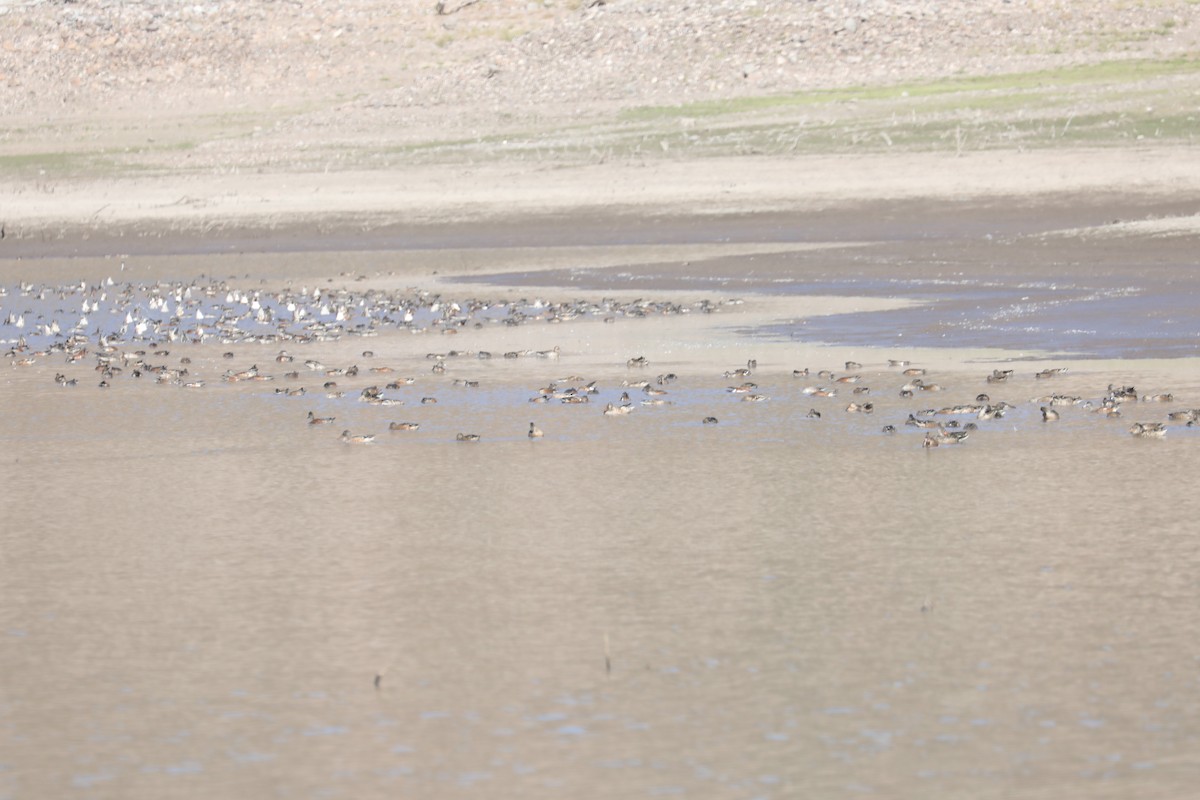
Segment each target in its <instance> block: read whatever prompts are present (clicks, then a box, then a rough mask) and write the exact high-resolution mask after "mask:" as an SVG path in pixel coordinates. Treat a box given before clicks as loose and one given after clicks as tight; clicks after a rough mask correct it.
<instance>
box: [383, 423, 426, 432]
mask: <svg viewBox="0 0 1200 800" xmlns="http://www.w3.org/2000/svg"><path fill="white" fill-rule="evenodd" d="M420 429H421V423H419V422H393V423H391V424H389V425H388V430H389V431H416V430H420Z"/></svg>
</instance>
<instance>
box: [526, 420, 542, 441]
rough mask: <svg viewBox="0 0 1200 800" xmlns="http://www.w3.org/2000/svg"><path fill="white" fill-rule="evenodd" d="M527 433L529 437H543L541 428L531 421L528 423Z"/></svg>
mask: <svg viewBox="0 0 1200 800" xmlns="http://www.w3.org/2000/svg"><path fill="white" fill-rule="evenodd" d="M528 435H529V438H530V439H540V438H542V437H543V436H544V435H545V434H544V433H542V429H541V428H539V427H538V426H537V425H534V424H533V423H532V422H531V423H529V434H528Z"/></svg>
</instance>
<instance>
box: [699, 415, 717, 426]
mask: <svg viewBox="0 0 1200 800" xmlns="http://www.w3.org/2000/svg"><path fill="white" fill-rule="evenodd" d="M701 422H702V423H703V424H705V425H716V424H717V418H716V417H705V418H704V419H703V420H701Z"/></svg>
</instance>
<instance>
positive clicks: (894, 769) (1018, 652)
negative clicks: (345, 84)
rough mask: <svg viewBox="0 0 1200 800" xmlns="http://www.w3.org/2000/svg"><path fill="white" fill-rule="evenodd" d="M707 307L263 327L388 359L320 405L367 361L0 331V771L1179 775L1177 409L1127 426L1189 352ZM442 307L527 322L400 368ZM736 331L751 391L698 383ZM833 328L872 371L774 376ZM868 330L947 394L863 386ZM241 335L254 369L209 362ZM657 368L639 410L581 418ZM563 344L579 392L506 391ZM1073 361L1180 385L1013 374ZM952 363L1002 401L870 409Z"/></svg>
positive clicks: (265, 348) (538, 790) (1192, 460)
mask: <svg viewBox="0 0 1200 800" xmlns="http://www.w3.org/2000/svg"><path fill="white" fill-rule="evenodd" d="M97 268H99V267H97ZM748 305H751V306H752V305H753V303H752V302H751V303H749V304H748ZM11 306H12V302H11V296H10V301H9V302H8V303H7V304H6V305H5V310H6V312H7V310H8V309H9V308H10V307H11ZM746 313H749V312H746ZM737 314H738V312H737V311H736V310H730V311H729V312H728V314H726V315H725V316H721V315H713V316H710V317H708V318H707V319H706V320H703V321H701V320H699V318H698V317H692V318H675V319H619V320H617V322H616V323H615V324H613V325H604V324H602V323H600V322H599V321H596V320H585V321H580V322H574V323H566V324H563V325H556V326H546V325H541V326H536V325H529V326H522V327H520V328H514V329H507V328H489V329H486V330H483V331H472V330H470V329H466V330H464V331H463V333H462V334H461V335H459V336H454V337H439V336H435V335H432V334H425V335H417V336H414V335H411V334H403V333H393V334H388V335H381V336H379V337H376V338H372V339H357V338H351V337H344V338H343V339H341V340H340V341H337V342H327V343H315V344H312V345H308V346H305V347H304V348H303V349H301V348H294V347H292V346H290V345H289V349H292V351H293V352H294V353H295V354H296V356H297V359H298V361H299V360H303V359H304V358H318V359H320V360H322V361H323V362H325V363H326V364H328V365H330V366H347V365H349V364H351V363H359V364H362V365H363V366H364V367H365V366H367V365H368V364H375V365H388V366H391V367H394V368H395V369H396V370H397V373H396V375H408V374H411V375H414V376H415V377H416V378H417V381H416V382H415V383H414V384H413V385H412V386H405V387H402V388H400V389H397V390H393V391H389V392H388V395H389V396H392V397H394V398H396V399H400V400H403V401H404V403H405V405H403V406H396V407H376V406H370V405H366V404H362V403H358V402H356V401H355V399H354V397H355V395H356V394H357V392H358V390H359V389H361V388H362V387H363V386H367V385H369V384H372V383H382V382H383V381H384V380H385V378H382V377H375V376H368V375H367V374H365V373H364V374H361V375H360V376H359V377H357V378H354V379H343V378H338V379H337V380H338V382H339V384H340V385H339V388H342V389H345V390H346V396H345V397H344V398H340V399H330V398H327V397H325V394H324V393H323V392H321V391H318V387H319V384H320V382H321V381H322V380H324V379H325V378H324V377H323V376H322V377H314V375H315V374H309V373H303V368H302V367H301V371H302V373H303V374H302V375H301V378H300V379H299V380H298V381H292V382H287V381H284V380H283V378H282V373H283V372H284V371H285V370H286V369H287V367H284V366H282V365H278V364H275V363H274V362H273V356H274V354H275V353H276V352H277V350H278V347H277V346H270V345H249V344H238V345H232V346H231V345H222V344H220V343H216V342H213V343H210V344H204V345H182V344H179V343H176V344H173V345H171V346H170V349H171V353H170V355H169V356H163V357H162V358H161V359H160V360H163V361H168V360H169V361H171V362H176V361H177V359H178V357H180V356H181V355H187V356H188V357H189V358H191V359H192V362H193V363H192V365H191V367H190V371H191V373H192V375H193V376H197V375H198V376H201V377H204V378H205V379H206V381H207V383H206V386H205V387H204V388H202V389H196V390H188V389H183V388H181V387H177V386H159V385H154V384H153V383H151V382H150V379H149V378H148V377H147V378H142V379H140V380H139V379H134V378H132V377H130V376H129V375H128V374H125V375H122V376H119V377H118V378H116V379H115V380H114V381H113V382H112V386H111V388H109V389H99V388H97V386H96V383H97V380H98V378H97V376H96V375H95V373H94V371H93V370H92V363H91V362H83V363H80V364H76V365H69V366H68V365H66V364H65V363H64V360H63V358H62V356H61V355H55V356H49V357H45V358H43V359H41V360H39V361H38V362H37V363H35V364H34V365H33V366H30V367H17V366H9V365H8V364H7V363H6V364H4V365H0V366H2V367H3V377H0V408H3V410H4V414H3V415H2V418H0V444H2V450H0V485H2V486H3V494H2V495H0V580H2V582H0V675H2V676H3V683H2V684H0V797H3V798H8V797H11V798H27V797H120V798H130V797H133V798H172V797H187V798H193V797H266V796H278V797H297V796H299V797H347V798H362V797H384V796H387V797H459V796H477V797H513V798H518V797H519V798H524V797H578V798H600V797H604V798H608V797H621V798H625V797H642V796H649V797H655V796H687V797H739V798H740V797H745V798H758V797H776V798H784V797H846V796H857V795H866V796H874V797H886V798H898V797H911V798H924V797H942V796H954V797H973V798H990V797H997V798H998V797H1006V798H1008V797H1022V798H1062V797H1079V796H1087V797H1114V798H1117V797H1120V798H1125V797H1183V796H1189V795H1190V793H1191V792H1192V791H1193V787H1194V786H1195V784H1196V780H1197V773H1198V771H1200V756H1198V755H1197V752H1198V751H1197V739H1198V737H1200V702H1198V701H1197V699H1196V698H1197V675H1198V674H1200V673H1198V671H1197V667H1198V663H1200V645H1198V644H1197V642H1200V630H1198V628H1200V614H1198V613H1197V608H1200V583H1198V582H1197V577H1198V576H1200V549H1198V548H1197V546H1196V540H1195V531H1196V524H1195V519H1196V518H1197V515H1198V513H1200V500H1197V499H1196V493H1195V491H1194V487H1193V484H1194V476H1195V475H1196V474H1198V472H1200V449H1198V447H1197V445H1198V444H1200V430H1198V429H1196V428H1187V427H1184V426H1183V425H1182V424H1172V426H1171V429H1170V431H1169V433H1168V435H1167V437H1166V438H1165V439H1164V440H1161V441H1154V440H1140V439H1135V438H1133V437H1131V436H1130V435H1129V434H1128V433H1127V432H1126V427H1127V425H1128V423H1129V422H1130V421H1133V420H1142V419H1145V420H1159V419H1165V414H1166V412H1167V411H1168V410H1178V409H1180V408H1191V407H1195V406H1200V370H1198V369H1196V368H1195V365H1194V363H1193V362H1192V361H1191V360H1188V359H1172V360H1170V361H1091V362H1080V363H1075V362H1072V363H1070V366H1071V370H1070V371H1069V372H1068V373H1067V374H1066V375H1063V376H1060V377H1057V378H1054V379H1051V380H1050V381H1044V380H1037V379H1035V378H1034V377H1033V372H1034V371H1036V369H1039V368H1041V367H1042V366H1044V365H1041V364H1036V365H1030V364H1026V365H1018V373H1017V374H1016V375H1014V377H1013V378H1012V379H1011V381H1010V383H1008V384H1001V385H991V384H987V383H985V381H984V380H983V378H984V376H985V375H986V374H987V373H988V372H990V370H991V368H992V367H993V366H994V365H992V364H988V365H987V366H986V367H985V366H980V364H979V363H978V362H977V361H975V360H974V359H975V358H977V357H984V356H986V357H988V358H994V357H995V355H996V354H995V353H994V352H993V353H987V354H973V355H972V354H952V355H951V356H945V355H944V354H941V355H939V354H937V353H934V352H932V351H922V350H914V351H909V352H902V351H897V350H892V349H883V350H871V349H869V348H858V349H855V350H837V349H827V348H821V347H817V346H813V345H805V344H802V343H795V342H765V341H754V340H747V339H744V338H741V337H738V336H737V335H735V334H733V333H731V330H732V329H734V328H736V327H738V325H739V324H741V322H740V321H741V319H742V318H741V317H739V316H738V315H737ZM448 341H452V344H453V346H455V347H460V348H463V349H483V348H484V347H486V348H487V349H493V350H495V351H497V352H503V351H505V350H508V349H516V348H537V349H541V348H549V347H552V346H554V345H560V346H561V347H562V352H561V356H560V358H558V359H557V360H554V359H541V358H536V357H525V358H519V359H500V358H496V359H492V360H488V361H482V360H479V359H476V358H461V359H449V360H447V362H446V365H447V371H446V373H445V374H438V375H435V374H432V373H431V372H430V364H431V362H430V361H429V360H428V359H426V358H425V354H426V353H427V352H428V351H438V352H444V351H446V349H447V348H448V345H447V344H446V343H447V342H448ZM366 347H370V348H371V349H372V350H373V351H374V352H375V356H374V357H373V358H371V359H369V360H364V359H363V357H362V355H361V351H362V350H363V349H364V348H366ZM226 350H232V351H233V352H235V358H234V359H232V360H230V359H223V358H221V355H220V354H221V353H222V352H223V351H226ZM638 354H644V355H646V356H647V358H648V359H650V361H651V365H650V366H649V367H648V368H646V369H643V370H638V369H631V368H627V367H626V366H625V365H624V363H623V361H624V358H626V357H631V356H634V355H638ZM750 357H756V358H757V359H758V361H759V367H758V368H757V369H756V370H755V372H754V374H753V376H752V377H751V378H750V380H753V381H755V382H756V383H758V385H759V389H758V391H760V392H761V393H763V394H766V395H768V396H769V398H770V399H769V400H767V401H765V402H762V403H749V402H742V401H740V400H739V399H738V397H739V396H738V395H733V394H730V393H728V392H727V391H726V387H727V386H729V385H731V384H734V383H737V382H740V381H741V380H744V379H741V378H737V379H735V378H726V377H724V376H723V375H722V372H723V371H724V370H726V369H732V368H734V367H738V366H741V365H743V364H744V363H745V362H746V359H748V358H750ZM850 357H854V358H857V359H858V360H860V361H863V362H864V365H863V368H862V369H861V370H858V371H859V372H860V374H862V376H863V380H862V381H861V382H860V385H868V386H870V387H872V393H871V394H870V395H867V396H853V395H851V394H850V393H849V387H843V388H842V389H841V392H840V394H839V396H838V397H836V398H818V397H812V396H810V395H806V394H804V393H803V389H804V388H805V387H808V386H813V385H817V384H824V383H827V381H824V380H822V379H819V378H817V377H816V375H815V371H816V370H817V369H818V368H821V367H828V368H830V369H833V370H835V371H836V372H837V373H838V374H842V373H844V370H843V369H842V365H841V361H843V360H845V359H846V358H850ZM895 357H911V358H913V359H914V360H915V361H917V362H918V363H921V364H923V365H924V364H928V365H929V366H930V367H931V369H930V374H929V375H927V376H925V377H926V379H927V380H928V381H931V382H932V381H934V380H936V381H937V382H938V383H942V384H944V385H945V386H946V391H944V392H941V393H938V394H937V395H936V396H935V395H933V394H922V395H920V396H918V397H917V398H913V399H905V398H901V397H899V396H898V394H897V390H898V388H899V386H900V385H901V384H902V383H904V381H905V380H906V378H904V377H903V376H901V375H900V374H898V373H899V370H898V369H895V368H890V367H888V366H887V365H886V359H887V358H895ZM6 361H7V360H6ZM251 363H258V364H259V365H260V366H261V367H262V369H263V371H264V372H268V373H271V374H274V375H275V376H276V377H277V380H276V381H273V382H269V383H247V382H239V383H225V382H222V381H221V380H220V379H219V378H220V375H221V373H222V372H223V371H225V370H227V369H230V368H237V369H242V368H245V367H247V366H249V365H250V364H251ZM1057 363H1059V362H1056V364H1057ZM805 366H808V367H811V368H812V370H813V372H814V374H813V375H812V376H810V377H809V378H796V377H793V376H792V374H791V371H792V370H793V369H795V368H798V367H805ZM60 371H62V372H65V373H67V374H68V375H69V376H75V377H78V380H79V385H77V386H74V387H60V386H58V385H56V384H55V383H54V381H53V376H54V374H55V373H56V372H60ZM667 372H673V373H676V374H677V375H678V376H679V379H678V381H676V382H674V383H671V384H668V385H666V386H665V387H664V388H665V389H666V390H667V391H668V392H669V394H668V395H666V396H665V398H664V399H668V400H670V401H671V402H672V404H671V405H664V406H658V407H649V406H641V405H638V406H637V409H636V410H635V411H634V412H633V413H631V414H630V415H628V416H627V417H608V416H605V415H603V414H602V413H601V408H603V405H604V404H605V403H606V402H609V401H614V402H615V401H617V399H618V396H619V395H620V394H621V392H622V391H629V392H630V394H631V395H632V396H633V400H634V402H635V403H637V402H638V401H639V400H640V399H641V398H642V397H644V394H643V393H641V392H639V391H638V390H637V389H636V388H628V387H622V386H621V383H622V381H630V380H637V379H649V380H651V381H652V382H653V380H654V378H655V376H656V375H659V374H663V373H667ZM572 375H574V376H579V377H580V378H583V379H585V380H596V381H597V382H598V385H599V387H600V393H599V394H598V395H596V396H595V397H593V398H592V402H590V403H587V404H580V405H562V404H544V405H543V404H531V403H529V402H528V399H529V398H530V397H531V396H533V395H534V393H535V391H536V389H537V388H538V387H540V386H545V385H546V384H547V383H548V382H549V381H550V380H553V379H556V378H563V377H566V376H572ZM455 379H458V380H478V381H479V383H480V385H479V386H478V387H477V388H467V387H463V386H456V385H454V383H453V381H454V380H455ZM579 383H581V381H574V382H572V385H574V384H579ZM1109 383H1120V384H1134V385H1136V386H1137V387H1138V389H1139V391H1142V392H1149V391H1167V390H1169V391H1172V392H1174V395H1175V398H1176V399H1175V402H1173V403H1170V404H1159V403H1137V404H1132V405H1129V406H1127V407H1126V414H1125V418H1124V419H1122V420H1107V419H1101V418H1100V417H1099V415H1097V414H1094V413H1092V412H1090V411H1088V410H1086V409H1084V408H1082V407H1064V408H1062V409H1061V410H1062V419H1061V420H1059V421H1058V422H1056V423H1052V424H1045V423H1043V422H1041V417H1040V414H1039V412H1038V410H1037V409H1038V405H1039V403H1037V402H1030V400H1031V398H1035V397H1037V396H1039V395H1043V394H1046V393H1050V392H1054V393H1063V394H1076V395H1079V396H1081V397H1086V398H1088V399H1090V400H1093V401H1096V400H1098V399H1099V398H1100V396H1101V395H1102V394H1103V393H1104V391H1105V388H1106V386H1107V385H1108V384H1109ZM282 385H289V386H294V385H304V386H305V387H306V388H307V389H308V390H309V391H308V394H306V395H305V396H304V397H285V396H281V395H277V394H275V391H274V390H275V389H276V388H278V387H279V386H282ZM983 391H986V392H989V393H990V394H991V395H992V398H993V399H994V400H1000V399H1004V400H1008V401H1009V402H1011V403H1013V404H1014V405H1015V406H1016V408H1015V409H1014V410H1013V411H1012V412H1011V413H1010V414H1009V415H1008V416H1006V417H1005V418H1004V419H1001V420H993V421H988V422H980V423H979V425H980V429H979V430H978V431H976V432H974V433H973V434H972V436H971V437H970V438H969V439H968V441H967V442H965V443H964V444H962V445H961V446H956V447H940V448H936V449H925V448H922V447H921V446H920V441H921V438H922V435H923V432H921V431H918V430H916V429H914V428H910V427H906V426H904V425H903V424H902V423H903V421H904V419H905V418H906V415H907V414H908V413H910V412H911V411H914V410H919V409H922V408H932V407H942V406H946V405H951V404H955V403H967V402H973V399H974V397H975V395H976V394H977V393H979V392H983ZM425 396H435V397H437V398H438V401H439V402H438V403H437V404H436V405H421V404H420V398H421V397H425ZM851 400H860V401H861V400H869V401H871V402H874V404H875V412H874V413H873V414H870V415H865V414H851V413H847V412H846V411H845V407H846V404H847V403H849V402H850V401H851ZM812 408H816V409H818V410H820V411H821V412H822V417H821V418H820V419H812V418H810V417H808V416H807V413H808V411H809V410H810V409H812ZM310 410H311V411H314V412H316V413H317V414H318V415H332V416H336V417H337V418H338V419H337V421H336V423H335V424H333V425H331V426H309V425H307V424H306V422H305V414H306V413H307V412H308V411H310ZM709 415H713V416H716V417H718V418H719V420H720V422H719V424H717V425H703V424H701V420H702V418H703V417H705V416H709ZM410 419H411V420H416V421H420V422H421V423H422V427H421V430H419V431H416V432H403V433H401V432H395V433H392V432H389V431H388V430H387V422H388V421H395V420H410ZM961 419H963V421H964V422H965V421H967V420H968V419H970V418H969V417H962V418H961ZM530 420H534V421H536V422H537V424H538V425H539V427H541V428H542V429H544V430H545V432H546V436H545V438H543V439H541V440H538V441H530V440H529V439H527V438H526V436H525V432H526V430H527V429H528V425H529V422H530ZM888 423H892V424H896V425H897V426H898V427H899V430H898V432H897V433H896V434H894V435H891V436H888V435H884V434H883V433H881V432H880V429H881V428H882V426H883V425H884V424H888ZM343 429H350V430H352V431H353V432H356V433H375V434H377V435H378V437H379V439H378V441H377V442H376V443H375V444H374V445H371V446H351V445H345V444H342V443H341V442H339V441H338V434H339V433H340V432H341V430H343ZM459 432H473V433H478V434H480V435H481V437H482V438H481V441H479V442H478V443H461V442H458V441H456V440H455V436H456V434H457V433H459ZM377 675H381V678H380V680H379V683H378V686H376V676H377Z"/></svg>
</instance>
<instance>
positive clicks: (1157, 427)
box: [1129, 422, 1167, 439]
mask: <svg viewBox="0 0 1200 800" xmlns="http://www.w3.org/2000/svg"><path fill="white" fill-rule="evenodd" d="M1129 432H1130V433H1131V434H1133V435H1134V436H1139V437H1141V438H1143V439H1161V438H1163V437H1164V436H1166V435H1167V426H1166V425H1165V424H1164V423H1162V422H1135V423H1133V424H1132V425H1130V426H1129Z"/></svg>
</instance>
